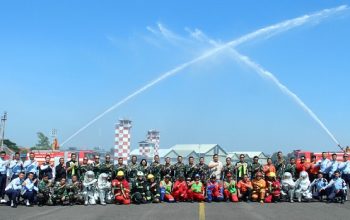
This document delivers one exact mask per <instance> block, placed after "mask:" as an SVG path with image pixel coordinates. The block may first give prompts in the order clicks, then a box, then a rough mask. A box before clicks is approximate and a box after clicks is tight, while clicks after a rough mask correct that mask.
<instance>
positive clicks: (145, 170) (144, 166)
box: [138, 159, 149, 176]
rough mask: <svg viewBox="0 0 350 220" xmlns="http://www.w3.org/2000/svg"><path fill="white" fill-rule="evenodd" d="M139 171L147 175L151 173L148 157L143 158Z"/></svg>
mask: <svg viewBox="0 0 350 220" xmlns="http://www.w3.org/2000/svg"><path fill="white" fill-rule="evenodd" d="M138 171H141V172H142V173H143V174H144V175H145V176H147V175H148V174H149V167H148V165H147V160H146V159H142V160H141V162H140V165H139V168H138Z"/></svg>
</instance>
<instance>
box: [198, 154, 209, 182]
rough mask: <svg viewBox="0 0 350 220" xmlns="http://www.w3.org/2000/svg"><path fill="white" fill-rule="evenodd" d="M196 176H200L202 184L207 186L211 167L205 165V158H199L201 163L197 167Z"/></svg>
mask: <svg viewBox="0 0 350 220" xmlns="http://www.w3.org/2000/svg"><path fill="white" fill-rule="evenodd" d="M196 174H199V176H200V180H201V181H202V183H203V184H206V182H207V180H208V177H209V167H208V165H207V164H205V163H204V157H200V158H199V163H198V164H197V165H196Z"/></svg>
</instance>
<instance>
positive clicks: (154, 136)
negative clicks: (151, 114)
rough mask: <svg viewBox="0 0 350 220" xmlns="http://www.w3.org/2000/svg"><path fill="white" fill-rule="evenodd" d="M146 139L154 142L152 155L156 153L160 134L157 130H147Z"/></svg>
mask: <svg viewBox="0 0 350 220" xmlns="http://www.w3.org/2000/svg"><path fill="white" fill-rule="evenodd" d="M147 141H149V142H150V143H153V144H154V155H158V150H159V141H160V135H159V131H157V130H149V131H148V133H147Z"/></svg>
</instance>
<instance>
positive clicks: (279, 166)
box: [274, 151, 286, 180]
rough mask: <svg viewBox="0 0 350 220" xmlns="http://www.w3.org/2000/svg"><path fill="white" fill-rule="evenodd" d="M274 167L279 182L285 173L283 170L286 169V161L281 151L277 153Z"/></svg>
mask: <svg viewBox="0 0 350 220" xmlns="http://www.w3.org/2000/svg"><path fill="white" fill-rule="evenodd" d="M274 165H275V168H276V175H277V178H278V179H279V180H281V179H282V177H283V174H284V172H286V171H285V169H286V161H285V159H284V158H283V154H282V152H281V151H278V152H277V160H276V161H275V163H274Z"/></svg>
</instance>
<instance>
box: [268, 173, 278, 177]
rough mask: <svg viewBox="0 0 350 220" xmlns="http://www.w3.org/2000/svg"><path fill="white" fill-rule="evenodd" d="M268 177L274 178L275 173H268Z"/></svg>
mask: <svg viewBox="0 0 350 220" xmlns="http://www.w3.org/2000/svg"><path fill="white" fill-rule="evenodd" d="M267 176H268V177H276V173H275V172H269V173H268V174H267Z"/></svg>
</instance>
